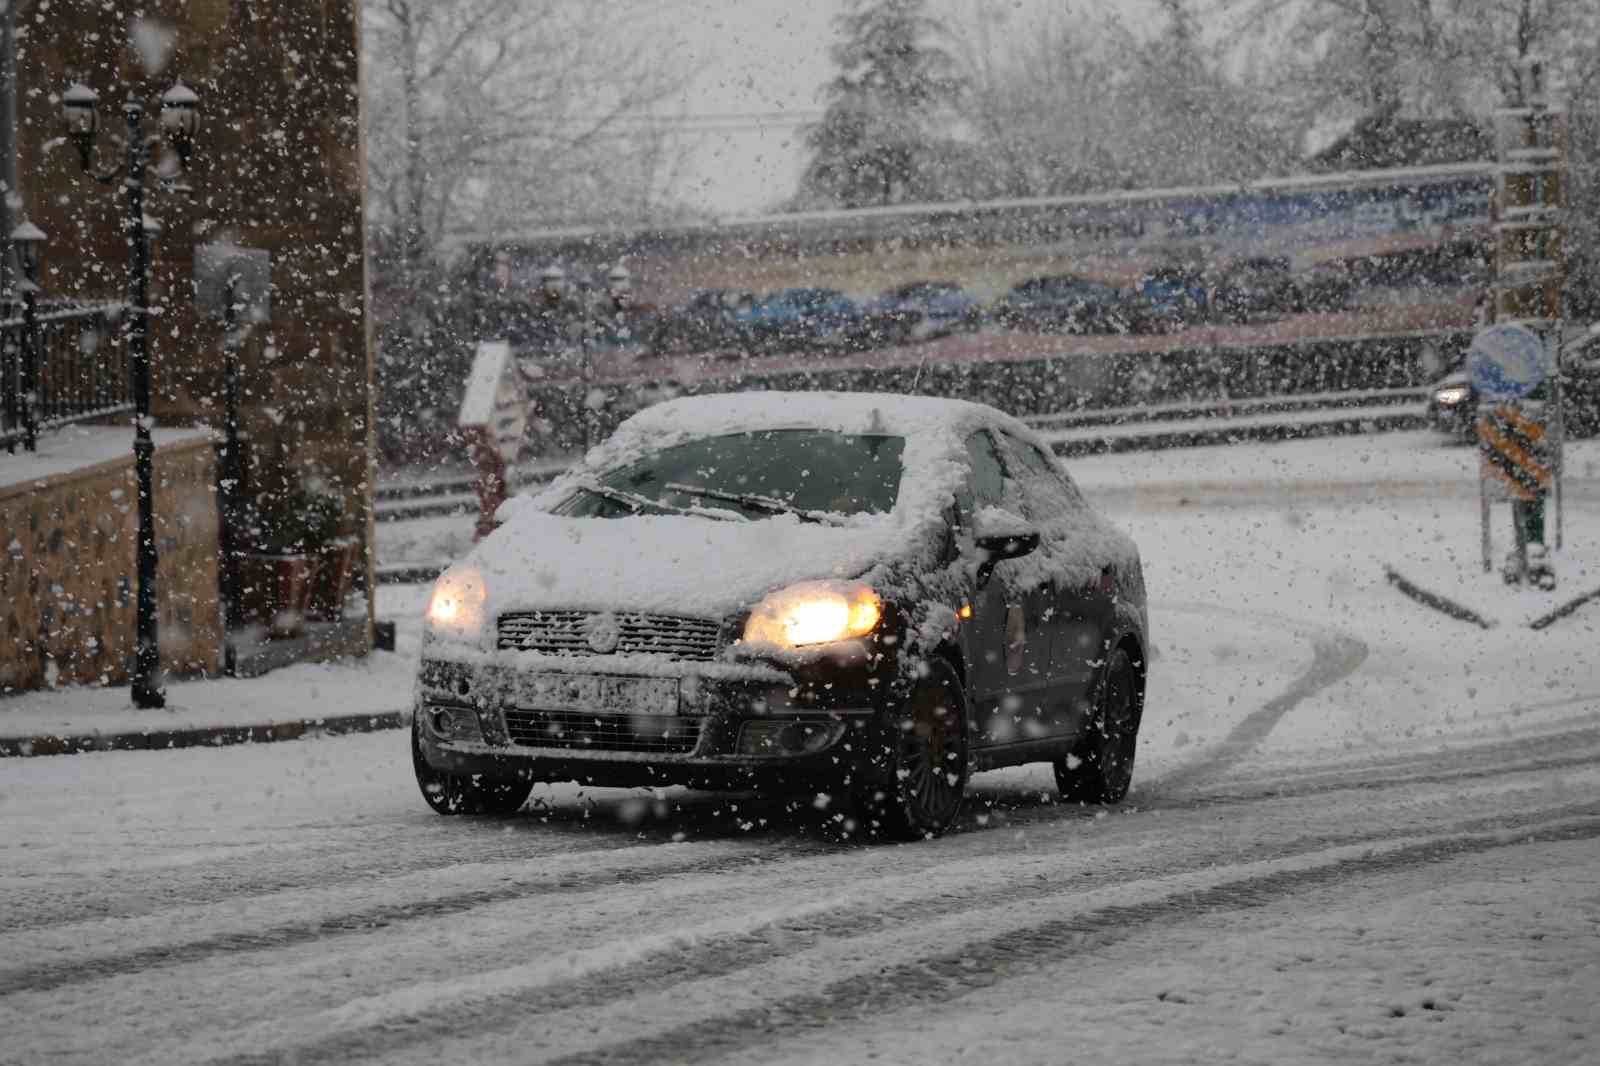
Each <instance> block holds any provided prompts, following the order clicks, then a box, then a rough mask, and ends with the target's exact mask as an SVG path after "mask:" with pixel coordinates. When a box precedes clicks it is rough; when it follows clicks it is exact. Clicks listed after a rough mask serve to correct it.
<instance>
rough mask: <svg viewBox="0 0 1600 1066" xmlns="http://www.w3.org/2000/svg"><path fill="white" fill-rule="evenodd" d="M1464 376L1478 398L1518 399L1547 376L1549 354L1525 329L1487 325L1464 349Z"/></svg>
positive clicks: (1516, 326) (1517, 326)
mask: <svg viewBox="0 0 1600 1066" xmlns="http://www.w3.org/2000/svg"><path fill="white" fill-rule="evenodd" d="M1467 375H1468V377H1470V378H1471V379H1472V386H1473V388H1475V389H1477V390H1478V396H1479V397H1480V398H1482V399H1485V400H1490V401H1493V402H1505V401H1508V400H1520V399H1522V398H1524V397H1525V396H1527V395H1528V394H1529V393H1531V392H1533V390H1534V389H1537V388H1538V387H1539V386H1540V385H1543V384H1544V381H1545V379H1546V378H1547V377H1549V376H1550V353H1549V351H1548V349H1546V347H1545V343H1544V340H1543V338H1541V337H1540V336H1539V335H1538V334H1537V333H1535V332H1534V331H1533V330H1531V329H1529V328H1528V327H1527V326H1519V325H1517V324H1516V323H1514V322H1507V323H1503V324H1501V325H1498V326H1490V327H1489V328H1488V329H1486V330H1483V331H1482V332H1481V333H1479V334H1478V335H1477V336H1476V337H1474V338H1473V339H1472V347H1471V348H1469V349H1467Z"/></svg>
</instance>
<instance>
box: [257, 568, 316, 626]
mask: <svg viewBox="0 0 1600 1066" xmlns="http://www.w3.org/2000/svg"><path fill="white" fill-rule="evenodd" d="M242 562H243V565H242V566H241V567H240V570H241V571H242V572H241V574H240V577H241V581H240V584H241V586H242V588H241V598H242V599H243V602H244V613H245V617H246V618H247V619H249V620H250V621H252V622H259V623H260V624H262V625H264V626H266V627H267V632H268V634H269V635H271V636H272V637H274V638H278V639H282V638H287V637H297V636H299V635H300V633H301V632H302V631H303V630H304V629H305V619H306V608H307V605H308V603H309V600H310V596H311V577H312V557H311V556H309V555H260V554H246V555H245V556H244V559H243V560H242Z"/></svg>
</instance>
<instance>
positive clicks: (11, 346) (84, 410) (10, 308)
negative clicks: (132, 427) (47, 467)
mask: <svg viewBox="0 0 1600 1066" xmlns="http://www.w3.org/2000/svg"><path fill="white" fill-rule="evenodd" d="M124 308H125V305H123V304H120V303H100V304H81V303H72V302H66V301H51V300H41V301H38V303H37V305H36V306H35V307H34V308H33V309H32V310H31V312H30V310H29V309H28V308H27V306H26V303H25V301H22V300H5V301H0V446H3V447H4V448H5V449H6V451H7V452H15V451H16V450H17V445H18V444H21V445H22V447H23V450H24V451H34V450H35V448H36V446H37V439H38V434H39V432H40V431H41V430H46V429H52V428H55V427H58V426H63V425H66V424H68V423H71V422H85V421H89V420H90V419H95V418H103V417H105V416H107V415H115V414H121V413H123V412H126V411H132V410H133V392H132V388H131V386H130V383H129V378H128V365H127V360H126V358H125V357H124V355H123V350H122V345H121V343H120V341H119V337H118V329H119V324H120V318H121V316H122V314H123V312H124Z"/></svg>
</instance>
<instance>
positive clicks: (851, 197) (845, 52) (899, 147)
mask: <svg viewBox="0 0 1600 1066" xmlns="http://www.w3.org/2000/svg"><path fill="white" fill-rule="evenodd" d="M926 7H927V5H926V2H925V0H852V3H851V6H850V8H849V10H847V11H846V12H844V13H843V14H841V15H840V16H839V17H838V19H837V20H836V27H837V31H838V34H839V40H838V42H837V43H836V44H835V45H834V47H833V50H832V56H833V61H834V64H835V65H836V67H837V68H838V74H837V75H835V77H834V78H833V80H832V81H830V82H829V83H828V85H827V88H826V90H825V92H826V96H827V108H826V110H825V111H824V112H823V116H822V120H821V121H820V122H819V123H818V124H817V125H816V126H814V127H812V128H811V129H810V130H809V131H808V132H807V134H806V143H807V145H808V147H809V148H810V149H811V161H810V163H809V165H808V166H807V167H806V171H805V174H804V176H803V178H802V180H801V194H800V200H801V202H802V203H807V204H831V205H837V206H843V207H862V206H867V205H870V204H891V203H898V202H903V201H906V200H920V199H930V198H933V199H938V198H942V194H947V190H944V189H942V188H941V187H940V186H941V182H940V180H939V177H940V175H939V172H940V169H941V167H940V161H941V155H943V154H944V153H941V152H939V151H938V150H937V147H938V146H939V145H941V144H943V145H949V143H950V142H951V140H952V136H951V135H952V131H953V124H954V121H955V120H956V118H957V117H958V108H959V105H960V103H961V101H962V97H963V95H964V93H965V90H966V85H965V82H964V80H963V78H962V77H961V75H960V73H959V70H958V68H957V65H956V63H955V60H954V59H953V57H952V56H951V54H950V52H949V51H948V50H947V49H946V48H945V47H944V45H943V44H942V41H943V40H944V31H943V28H942V27H941V25H940V24H939V22H938V21H937V20H935V19H934V18H933V17H932V16H931V15H929V14H928V12H927V10H926ZM930 149H934V150H932V151H930Z"/></svg>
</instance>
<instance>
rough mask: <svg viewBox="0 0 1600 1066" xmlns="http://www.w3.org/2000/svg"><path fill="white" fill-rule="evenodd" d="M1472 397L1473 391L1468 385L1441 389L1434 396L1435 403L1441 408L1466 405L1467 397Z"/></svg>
mask: <svg viewBox="0 0 1600 1066" xmlns="http://www.w3.org/2000/svg"><path fill="white" fill-rule="evenodd" d="M1471 395H1472V389H1471V388H1470V387H1468V386H1466V385H1451V386H1448V387H1447V388H1443V389H1440V390H1439V391H1438V392H1436V393H1434V394H1433V402H1434V403H1436V404H1438V405H1439V406H1440V407H1454V406H1455V405H1456V404H1458V403H1466V402H1467V397H1469V396H1471Z"/></svg>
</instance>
